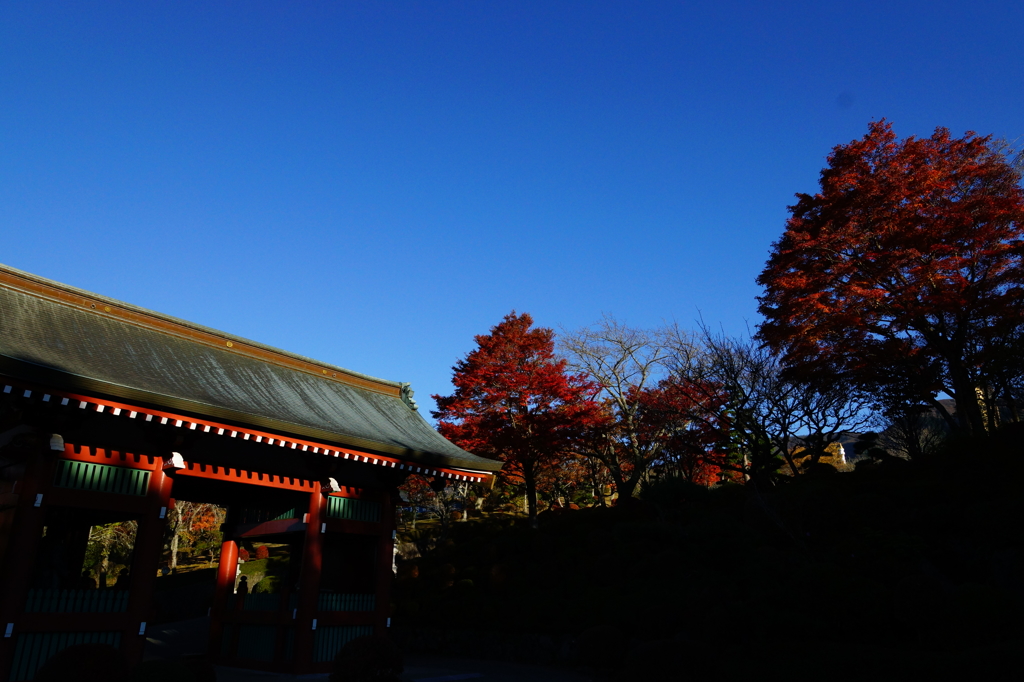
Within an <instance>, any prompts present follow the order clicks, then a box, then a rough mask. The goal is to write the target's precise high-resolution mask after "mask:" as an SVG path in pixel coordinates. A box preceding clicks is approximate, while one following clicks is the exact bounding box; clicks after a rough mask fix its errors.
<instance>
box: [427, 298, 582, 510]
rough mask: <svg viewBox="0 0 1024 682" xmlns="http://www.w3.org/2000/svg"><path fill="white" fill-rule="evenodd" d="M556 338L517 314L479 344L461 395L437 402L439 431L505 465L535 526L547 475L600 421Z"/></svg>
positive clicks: (456, 379)
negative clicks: (540, 486) (558, 351)
mask: <svg viewBox="0 0 1024 682" xmlns="http://www.w3.org/2000/svg"><path fill="white" fill-rule="evenodd" d="M554 338H555V333H554V331H552V330H551V329H547V328H544V327H537V328H534V327H533V318H532V317H530V315H529V314H527V313H523V314H521V315H517V314H516V313H515V311H513V312H512V313H510V314H509V315H506V316H505V318H504V319H503V320H502V321H501V322H500V323H499V324H497V325H496V326H495V327H493V328H492V329H491V331H490V333H489V334H482V335H479V336H477V337H475V339H476V343H477V348H476V349H475V350H473V351H471V352H470V353H469V354H468V355H467V356H466V357H465V358H464V359H462V360H459V361H458V363H456V365H455V366H454V367H453V368H452V369H453V371H454V376H453V377H452V384H453V385H454V386H455V393H454V394H453V395H450V396H438V395H435V396H433V398H434V400H436V401H437V410H436V411H434V412H433V413H432V414H433V416H434V418H435V419H437V420H438V426H437V428H438V431H440V432H441V433H442V434H443V435H444V436H445V437H446V438H448V439H449V440H451V441H452V442H454V443H456V444H457V445H459V446H460V447H462V448H464V449H466V450H469V451H470V452H474V453H476V454H479V455H482V456H485V457H493V458H495V459H500V460H502V461H504V462H505V466H504V467H503V469H502V476H503V478H505V480H507V481H511V482H514V483H517V484H519V485H521V486H522V487H523V488H524V490H525V492H526V498H527V507H528V511H529V516H530V523H531V524H532V525H536V520H537V483H538V474H539V471H540V469H541V468H542V467H546V466H554V465H555V464H556V463H557V462H558V461H559V460H560V459H561V458H562V457H563V456H565V455H566V454H568V453H570V452H572V450H573V446H574V444H575V442H576V440H577V439H578V438H579V437H580V435H581V434H582V433H583V432H584V431H585V430H586V429H587V428H589V427H590V426H591V424H593V423H594V422H595V421H596V420H599V419H600V418H601V410H600V406H599V404H598V403H597V402H596V401H595V400H594V395H595V393H596V391H597V387H596V386H595V385H594V384H593V383H592V382H591V381H590V380H589V379H588V378H587V377H585V376H583V375H579V374H570V373H569V372H567V371H566V361H565V360H560V359H558V358H556V357H555V347H554Z"/></svg>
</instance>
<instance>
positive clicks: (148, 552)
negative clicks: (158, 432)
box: [121, 467, 174, 665]
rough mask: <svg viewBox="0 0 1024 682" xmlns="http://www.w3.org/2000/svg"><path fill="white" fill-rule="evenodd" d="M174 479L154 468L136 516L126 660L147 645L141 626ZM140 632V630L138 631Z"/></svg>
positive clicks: (147, 615) (148, 612) (147, 616)
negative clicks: (142, 509) (143, 504)
mask: <svg viewBox="0 0 1024 682" xmlns="http://www.w3.org/2000/svg"><path fill="white" fill-rule="evenodd" d="M173 483H174V480H173V479H172V478H171V477H170V476H168V475H167V474H165V473H164V471H163V468H162V467H161V468H158V469H156V470H155V471H154V472H153V474H152V475H151V476H150V479H149V490H148V491H147V495H146V496H147V497H148V502H149V504H148V505H147V507H148V509H147V510H146V513H145V514H144V515H143V517H142V518H140V519H139V527H138V530H137V531H136V534H135V552H134V555H135V556H134V558H133V560H132V572H131V594H130V595H129V597H128V614H127V615H128V624H127V626H126V627H125V629H124V631H123V632H122V634H121V651H122V652H123V653H124V655H125V657H126V658H127V659H128V661H129V663H131V664H133V665H134V664H135V663H138V662H139V661H141V660H142V653H143V650H144V649H145V648H146V637H145V634H144V633H145V630H144V628H143V626H142V624H143V623H146V627H148V626H149V621H150V620H152V613H153V609H152V606H153V590H154V588H155V587H156V584H155V583H156V572H157V569H158V568H159V566H160V555H161V550H162V549H163V544H164V526H165V525H166V524H167V511H168V508H169V507H170V504H171V486H172V485H173ZM140 633H141V634H140Z"/></svg>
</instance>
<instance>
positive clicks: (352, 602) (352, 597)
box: [316, 592, 377, 611]
mask: <svg viewBox="0 0 1024 682" xmlns="http://www.w3.org/2000/svg"><path fill="white" fill-rule="evenodd" d="M376 603H377V598H376V596H375V595H372V594H338V593H334V592H321V593H320V598H319V599H318V600H317V604H316V608H317V611H373V609H374V608H375V605H376Z"/></svg>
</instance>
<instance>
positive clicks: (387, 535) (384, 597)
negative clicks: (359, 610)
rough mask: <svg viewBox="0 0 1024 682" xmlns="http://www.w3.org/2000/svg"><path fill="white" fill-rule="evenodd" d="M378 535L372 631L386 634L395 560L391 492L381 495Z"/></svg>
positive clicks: (393, 504) (393, 502)
mask: <svg viewBox="0 0 1024 682" xmlns="http://www.w3.org/2000/svg"><path fill="white" fill-rule="evenodd" d="M380 503H381V505H382V508H381V519H380V536H379V538H378V540H377V589H376V599H377V604H376V608H375V609H374V614H373V616H374V618H373V631H374V632H375V633H377V634H387V629H386V628H387V626H388V619H389V618H390V617H391V584H392V582H393V579H394V574H393V573H392V572H391V567H392V566H393V565H394V561H395V539H394V535H395V498H394V496H393V495H392V494H391V492H387V491H386V492H385V493H384V494H383V495H382V496H381V502H380Z"/></svg>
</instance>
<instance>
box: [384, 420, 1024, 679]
mask: <svg viewBox="0 0 1024 682" xmlns="http://www.w3.org/2000/svg"><path fill="white" fill-rule="evenodd" d="M1020 436H1021V434H1020V433H1017V432H1003V433H1002V434H1001V435H1000V436H999V437H998V438H996V439H992V440H987V441H974V442H968V443H961V444H959V445H954V446H952V447H950V448H949V449H948V450H947V452H946V453H945V455H943V456H942V457H941V458H938V459H936V460H934V461H932V462H930V463H928V464H927V465H911V464H908V463H906V462H903V461H901V460H897V461H889V462H885V463H882V464H876V465H874V468H873V469H871V470H867V469H865V468H863V467H862V468H861V469H860V470H858V471H855V472H852V473H846V474H839V473H827V472H826V473H820V474H817V475H813V476H810V475H808V476H802V477H800V478H798V479H796V480H790V481H787V482H784V483H782V484H780V485H778V486H775V487H773V488H771V489H761V490H758V489H756V488H754V487H752V486H746V487H744V486H727V487H724V488H721V489H716V490H707V489H704V488H700V487H696V486H691V485H688V484H686V483H684V482H681V481H671V480H669V481H662V482H660V483H658V484H655V485H652V486H650V487H648V488H647V489H646V490H644V491H643V493H642V494H641V499H640V500H630V504H626V505H622V506H620V507H617V508H612V509H584V510H579V511H562V512H558V513H555V512H546V513H545V514H543V515H542V524H541V527H540V529H539V530H536V531H534V530H531V529H529V528H527V527H525V524H524V522H523V521H522V520H519V519H512V518H497V517H488V518H484V519H479V520H474V521H471V522H468V523H461V524H460V523H455V524H453V526H452V529H451V531H450V533H449V534H448V537H446V538H439V537H437V531H436V529H435V530H420V531H419V532H418V533H407V534H406V535H405V536H404V539H405V541H406V544H405V545H404V547H405V548H406V549H407V550H410V549H411V547H412V544H411V543H416V545H417V549H419V551H420V552H422V554H423V556H421V557H418V558H413V559H409V560H405V561H400V562H399V577H398V581H397V584H396V588H395V592H394V600H395V613H394V621H393V622H394V628H393V629H392V632H393V634H394V636H395V637H396V639H397V640H398V642H399V644H400V645H401V646H402V647H403V648H404V649H406V650H407V651H410V652H417V651H422V652H427V651H429V652H431V653H448V654H455V655H464V656H477V657H494V658H502V659H507V660H519V661H532V662H551V663H564V664H571V665H579V666H583V667H585V668H588V669H591V670H593V671H595V673H598V674H600V675H606V676H611V677H613V678H620V679H645V678H650V679H660V676H662V675H672V676H673V678H676V677H678V676H679V675H684V676H686V677H689V678H690V679H729V678H732V677H734V676H739V675H747V674H760V673H765V672H785V673H787V674H789V675H795V676H797V677H803V676H806V677H813V676H817V675H828V676H829V677H831V678H840V679H857V678H861V677H866V676H869V675H870V676H872V677H879V676H882V677H892V678H897V677H902V676H908V675H914V676H916V675H924V674H935V675H941V676H944V677H945V676H949V675H950V674H954V673H955V674H965V675H966V674H971V675H982V676H984V678H985V679H1003V678H1004V677H1005V678H1008V677H1009V675H1010V674H1011V671H1012V670H1013V668H1014V667H1016V666H1015V663H1014V657H1011V654H1016V653H1018V652H1019V651H1021V650H1024V638H1022V635H1024V633H1022V618H1021V613H1022V606H1024V591H1022V585H1024V583H1022V578H1024V534H1022V533H1021V531H1020V522H1021V520H1022V518H1024V513H1022V512H1024V501H1022V494H1021V489H1020V480H1021V473H1022V472H1021V469H1022V467H1021V462H1020V459H1021V454H1022V453H1021V452H1020V450H1021V446H1020V445H1019V443H1020V442H1021V438H1020ZM408 553H414V552H408ZM1013 676H1014V677H1016V674H1013Z"/></svg>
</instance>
